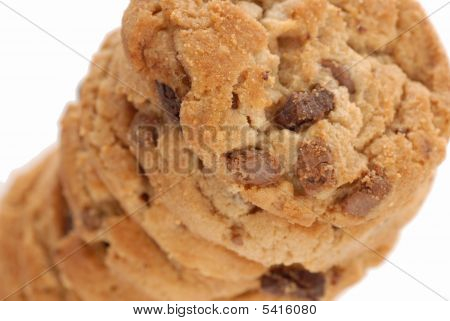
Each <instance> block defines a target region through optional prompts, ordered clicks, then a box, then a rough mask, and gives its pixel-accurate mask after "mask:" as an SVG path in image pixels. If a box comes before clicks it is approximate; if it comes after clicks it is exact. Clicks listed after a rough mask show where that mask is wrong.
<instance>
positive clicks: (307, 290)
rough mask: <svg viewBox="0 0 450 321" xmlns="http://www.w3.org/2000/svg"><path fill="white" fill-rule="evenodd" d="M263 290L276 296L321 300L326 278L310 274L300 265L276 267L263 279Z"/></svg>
mask: <svg viewBox="0 0 450 321" xmlns="http://www.w3.org/2000/svg"><path fill="white" fill-rule="evenodd" d="M261 289H262V290H263V291H265V292H268V293H271V294H274V295H289V296H293V297H296V298H306V299H309V300H319V299H320V298H321V297H322V296H323V295H324V294H325V276H324V275H323V273H312V272H309V271H307V270H306V269H305V268H303V267H302V266H301V265H300V264H293V265H290V266H284V265H276V266H273V267H271V268H270V270H269V272H268V273H266V274H265V275H263V276H262V277H261Z"/></svg>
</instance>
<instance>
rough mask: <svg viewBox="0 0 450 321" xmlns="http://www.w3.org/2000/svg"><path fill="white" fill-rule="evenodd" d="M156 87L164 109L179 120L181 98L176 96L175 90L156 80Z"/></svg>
mask: <svg viewBox="0 0 450 321" xmlns="http://www.w3.org/2000/svg"><path fill="white" fill-rule="evenodd" d="M156 88H157V90H158V94H159V98H160V99H161V103H162V106H163V107H164V110H165V111H166V112H167V113H168V114H169V115H171V118H173V119H174V120H175V119H176V120H180V109H181V99H180V98H178V96H177V94H176V92H175V90H173V89H172V88H171V87H169V86H168V85H166V84H163V83H161V82H159V81H157V82H156Z"/></svg>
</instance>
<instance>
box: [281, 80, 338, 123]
mask: <svg viewBox="0 0 450 321" xmlns="http://www.w3.org/2000/svg"><path fill="white" fill-rule="evenodd" d="M333 109H334V95H333V93H332V92H331V91H329V90H327V89H325V88H323V87H321V86H316V87H315V88H314V89H313V90H312V91H303V92H295V93H293V94H291V96H290V97H289V98H288V100H287V102H286V103H285V104H284V106H283V107H282V108H281V109H280V110H278V111H277V114H276V116H275V121H276V123H277V124H278V125H280V126H282V127H284V128H287V129H290V130H297V129H299V128H301V127H303V126H308V125H311V124H312V123H313V122H315V121H318V120H320V119H322V118H324V117H325V116H326V115H327V114H328V113H329V112H330V111H331V110H333Z"/></svg>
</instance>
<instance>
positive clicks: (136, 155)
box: [0, 0, 450, 300]
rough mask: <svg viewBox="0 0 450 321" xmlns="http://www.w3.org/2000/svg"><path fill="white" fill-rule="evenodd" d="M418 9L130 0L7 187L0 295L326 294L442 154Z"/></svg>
mask: <svg viewBox="0 0 450 321" xmlns="http://www.w3.org/2000/svg"><path fill="white" fill-rule="evenodd" d="M423 17H424V13H423V12H422V10H421V8H420V7H419V6H418V5H417V4H416V3H415V2H414V1H409V0H397V1H392V0H383V1H374V0H364V1H361V0H351V1H340V0H329V1H325V0H301V1H300V0H286V1H271V0H267V1H218V0H212V1H196V0H189V1H186V0H183V1H181V0H133V1H131V4H130V7H129V8H128V10H127V12H126V13H125V16H124V19H123V26H122V29H121V32H114V33H112V34H111V35H109V36H108V37H107V39H106V41H105V43H104V45H103V47H102V48H101V50H100V52H99V53H98V54H97V55H96V57H95V59H94V61H93V64H92V68H91V72H90V74H89V75H88V77H87V78H86V79H85V81H84V83H83V86H82V88H81V92H80V99H79V101H78V102H76V103H74V104H72V105H70V106H69V107H68V108H67V111H66V112H65V115H64V117H63V119H62V126H61V127H62V130H61V139H60V143H59V147H58V148H56V149H55V150H54V151H53V152H51V153H50V154H49V155H48V156H47V157H46V158H45V159H43V160H42V161H41V162H40V164H38V165H36V166H35V167H34V168H33V169H31V170H30V171H29V172H28V173H26V174H24V175H22V176H21V177H18V178H17V179H16V181H15V182H14V184H13V185H12V186H11V187H10V189H9V192H8V193H7V194H6V195H5V197H4V199H3V201H2V205H1V214H0V284H1V286H0V296H1V297H7V298H8V299H32V300H34V299H43V300H62V299H82V300H220V299H222V300H234V299H236V300H266V299H267V300H291V299H294V300H319V299H325V300H326V299H332V298H334V297H335V296H336V295H337V294H338V293H339V292H340V291H342V290H343V289H344V288H346V287H348V286H349V285H351V284H352V283H354V282H356V281H357V280H359V279H360V278H361V277H362V276H363V274H364V272H365V271H366V270H367V268H368V267H370V266H373V265H375V264H377V263H379V262H380V261H382V259H383V257H384V255H385V254H386V253H387V252H388V250H389V249H390V248H391V246H392V245H393V243H394V241H395V239H396V237H397V235H398V233H399V230H400V229H401V227H402V226H404V224H405V223H406V222H407V221H408V220H409V219H410V218H411V217H412V216H414V214H415V213H416V211H417V209H418V208H419V207H420V205H421V204H422V202H423V200H424V198H425V196H426V194H427V192H428V190H429V188H430V185H431V182H432V178H433V175H434V173H435V169H436V167H437V166H438V164H439V163H440V162H441V161H442V160H443V157H444V154H445V145H446V143H447V140H448V137H449V133H450V125H449V123H450V72H449V67H448V63H447V58H446V56H445V53H444V51H443V49H442V48H441V46H440V44H439V41H438V39H437V37H436V35H435V34H434V32H433V30H432V27H431V26H430V25H429V23H428V22H427V21H423V22H422V23H420V24H417V22H418V21H421V20H422V19H423ZM380 22H382V23H380ZM412 26H415V27H414V28H413V29H411V27H412ZM407 30H409V31H408V32H407V33H405V31H407ZM392 39H394V41H392Z"/></svg>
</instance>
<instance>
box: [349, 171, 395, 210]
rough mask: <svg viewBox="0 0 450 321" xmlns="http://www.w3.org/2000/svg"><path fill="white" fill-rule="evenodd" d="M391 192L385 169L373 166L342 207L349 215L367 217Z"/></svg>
mask: <svg viewBox="0 0 450 321" xmlns="http://www.w3.org/2000/svg"><path fill="white" fill-rule="evenodd" d="M390 191H391V185H390V183H389V181H388V178H387V176H386V175H385V173H384V171H383V169H382V168H381V167H379V166H372V167H371V168H370V170H369V172H368V173H367V174H365V175H364V177H362V178H361V179H360V180H359V181H358V182H357V183H356V189H355V190H354V191H353V193H350V194H349V195H347V196H346V197H345V198H344V200H343V202H342V207H343V209H344V211H346V212H347V213H349V214H352V215H355V216H366V215H368V214H369V212H370V211H371V210H372V209H373V208H375V207H376V206H378V205H379V204H380V202H381V201H382V200H383V199H384V198H385V197H386V196H387V195H388V194H389V192H390Z"/></svg>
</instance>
